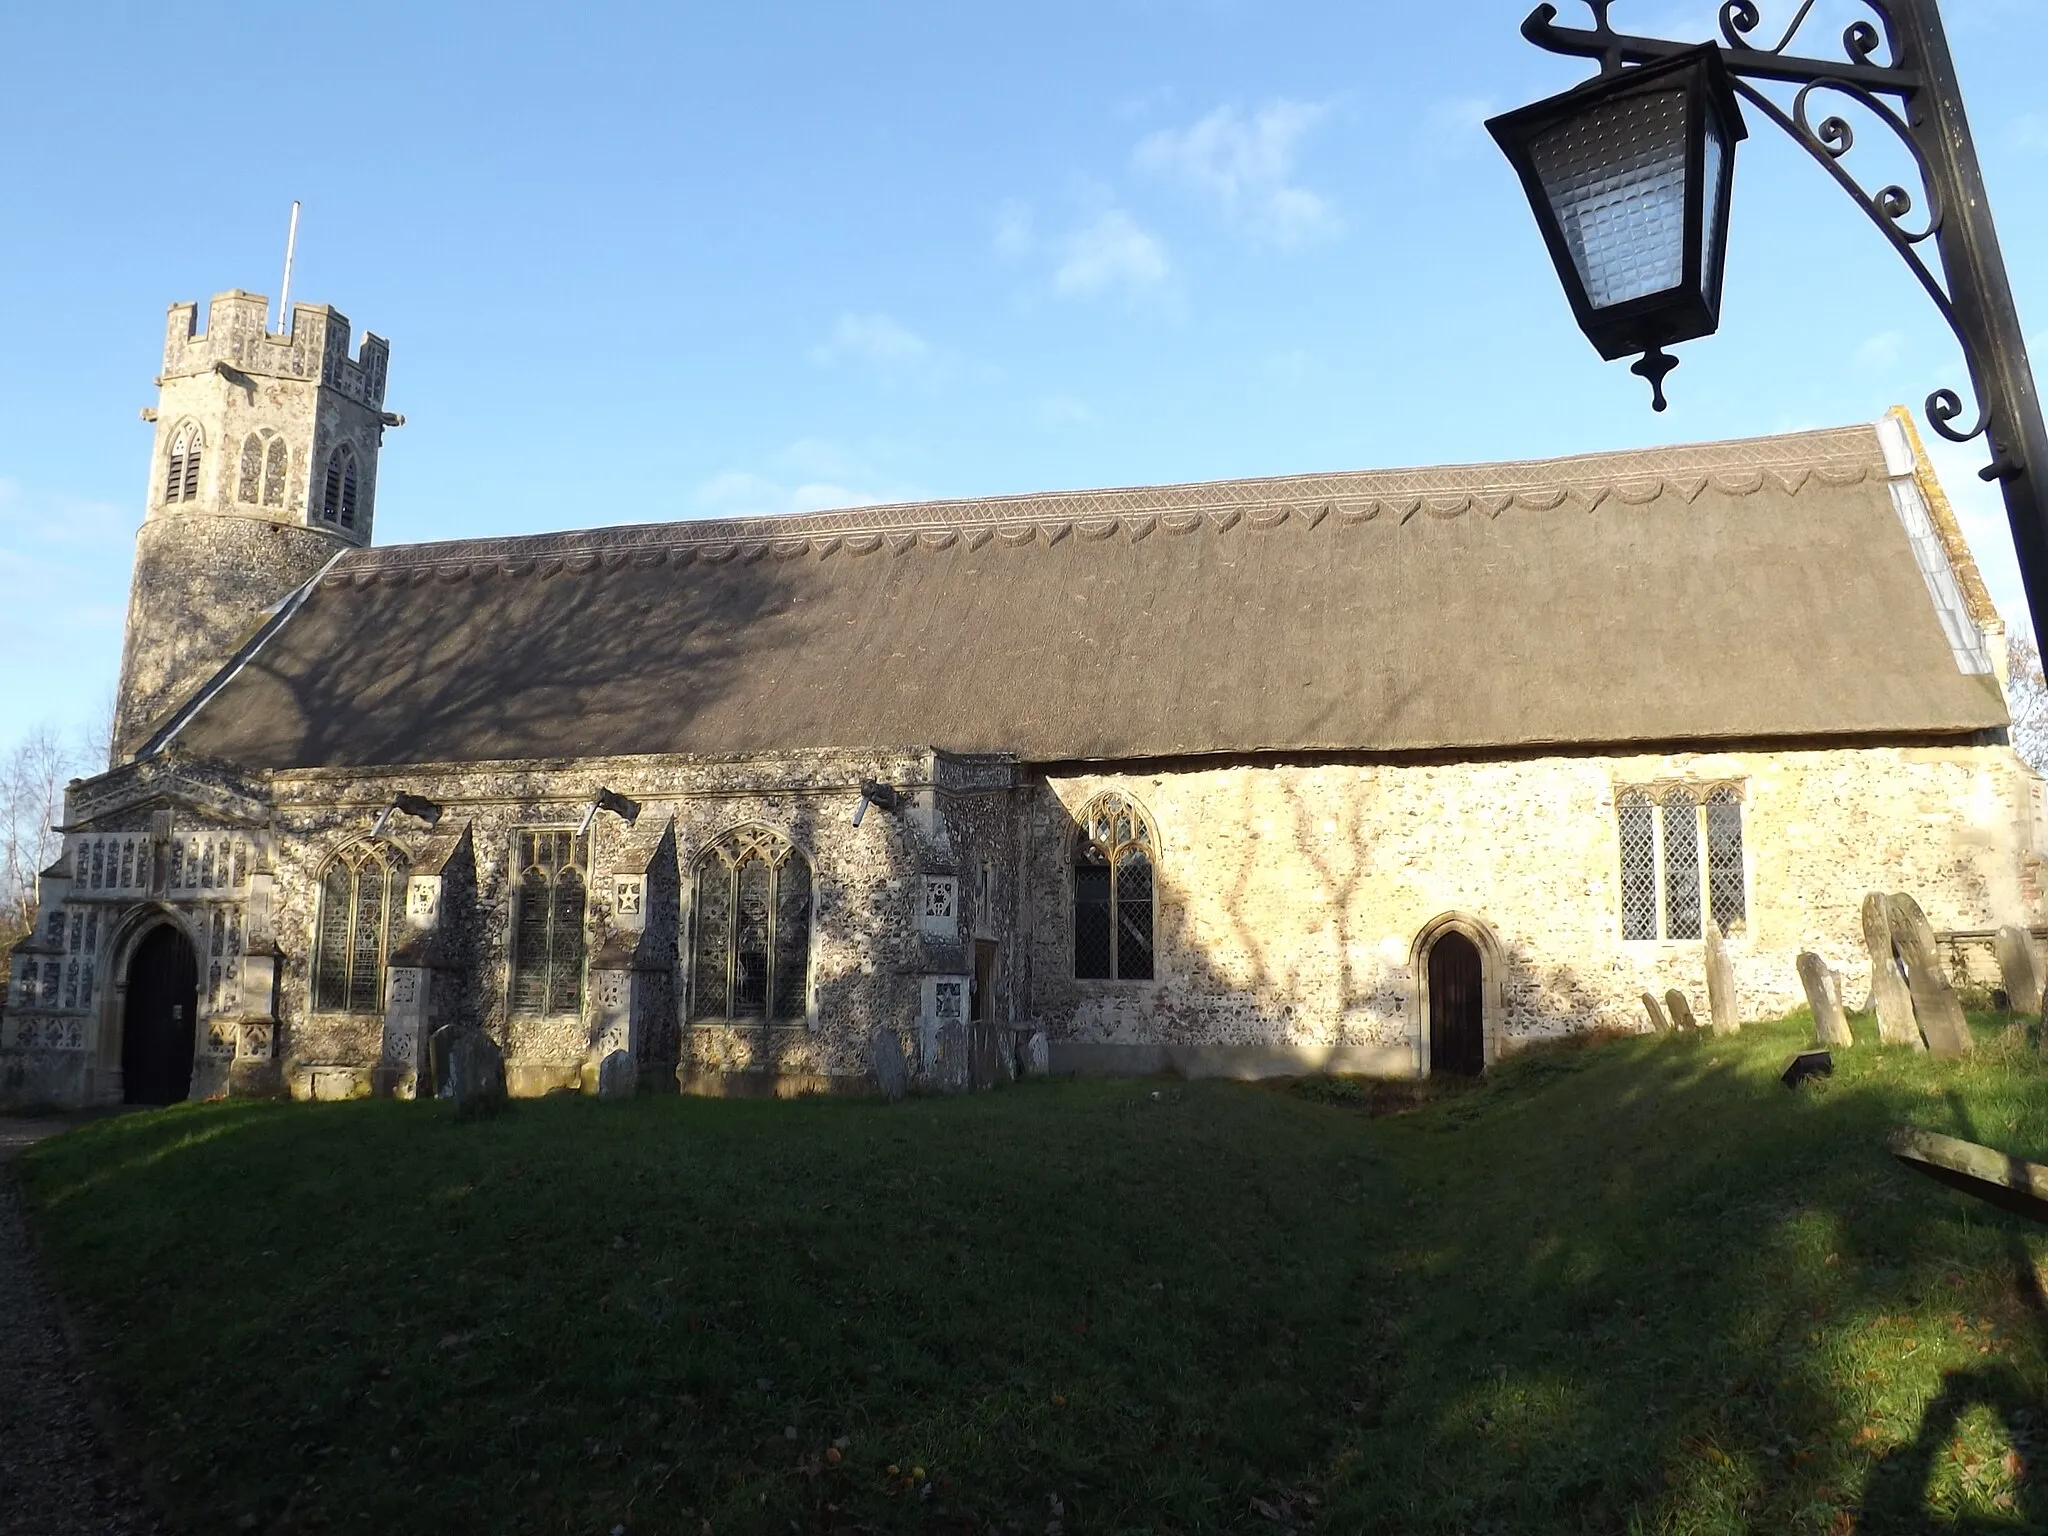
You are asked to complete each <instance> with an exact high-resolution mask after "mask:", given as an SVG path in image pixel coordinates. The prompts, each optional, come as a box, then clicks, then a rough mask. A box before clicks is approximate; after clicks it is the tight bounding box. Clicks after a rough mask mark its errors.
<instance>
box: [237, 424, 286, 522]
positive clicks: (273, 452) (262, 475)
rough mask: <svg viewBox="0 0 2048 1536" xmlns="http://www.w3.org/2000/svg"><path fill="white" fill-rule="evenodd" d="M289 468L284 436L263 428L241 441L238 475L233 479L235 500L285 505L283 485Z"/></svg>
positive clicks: (272, 505)
mask: <svg viewBox="0 0 2048 1536" xmlns="http://www.w3.org/2000/svg"><path fill="white" fill-rule="evenodd" d="M290 469H291V450H290V449H289V448H287V447H286V446H285V441H284V439H283V437H281V436H279V435H278V434H277V433H275V432H273V431H271V430H270V429H269V428H268V427H265V428H264V429H263V430H262V431H261V432H251V433H250V434H249V435H248V436H247V437H245V438H243V439H242V465H241V473H240V474H239V475H237V476H236V478H235V500H237V501H239V502H243V503H245V504H246V505H248V506H252V507H253V506H257V505H262V506H266V507H281V506H283V505H284V489H285V486H284V483H285V480H286V479H287V477H288V475H289V473H290Z"/></svg>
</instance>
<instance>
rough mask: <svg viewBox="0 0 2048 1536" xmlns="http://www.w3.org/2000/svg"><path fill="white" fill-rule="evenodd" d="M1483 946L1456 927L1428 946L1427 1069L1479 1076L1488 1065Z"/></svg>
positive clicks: (1455, 1074)
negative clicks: (1480, 947)
mask: <svg viewBox="0 0 2048 1536" xmlns="http://www.w3.org/2000/svg"><path fill="white" fill-rule="evenodd" d="M1481 984H1482V983H1481V976H1480V966H1479V946H1478V945H1477V944H1474V943H1473V942H1472V941H1471V940H1470V939H1468V938H1466V937H1465V935H1464V934H1462V933H1460V932H1458V930H1457V929H1455V928H1452V929H1449V930H1448V931H1446V932H1444V933H1441V934H1439V935H1437V940H1436V942H1435V943H1434V944H1432V945H1430V946H1429V1070H1430V1071H1431V1072H1432V1073H1439V1074H1447V1075H1452V1076H1457V1077H1477V1076H1478V1075H1479V1074H1480V1073H1481V1072H1483V1071H1485V1070H1486V1033H1485V1005H1484V1002H1483V1000H1482V996H1481V992H1480V988H1481Z"/></svg>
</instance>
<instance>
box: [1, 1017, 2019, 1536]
mask: <svg viewBox="0 0 2048 1536" xmlns="http://www.w3.org/2000/svg"><path fill="white" fill-rule="evenodd" d="M2000 1023H2002V1021H1997V1020H1994V1019H1992V1018H1990V1017H1979V1019H1978V1020H1977V1024H1978V1028H1979V1038H1980V1041H1981V1042H1982V1048H1981V1049H1980V1051H1979V1053H1978V1055H1977V1057H1976V1058H1975V1060H1973V1061H1971V1062H1969V1063H1963V1064H1956V1063H1944V1062H1935V1061H1930V1060H1928V1059H1927V1058H1926V1057H1924V1056H1913V1055H1908V1054H1906V1053H1903V1052H1896V1051H1880V1050H1878V1049H1877V1048H1876V1046H1875V1045H1874V1043H1872V1042H1873V1041H1874V1027H1873V1026H1872V1025H1871V1024H1870V1023H1869V1021H1867V1020H1858V1021H1857V1028H1858V1032H1859V1040H1861V1041H1862V1042H1863V1043H1861V1044H1859V1046H1858V1048H1857V1049H1856V1050H1854V1051H1853V1052H1846V1053H1839V1059H1840V1065H1839V1067H1838V1069H1837V1072H1836V1075H1835V1077H1834V1078H1833V1079H1832V1080H1829V1081H1823V1082H1820V1083H1816V1084H1813V1085H1810V1086H1809V1087H1807V1088H1805V1089H1802V1090H1801V1091H1799V1092H1798V1093H1796V1094H1795V1093H1788V1092H1787V1091H1786V1090H1785V1089H1783V1088H1781V1087H1779V1086H1778V1084H1777V1083H1776V1081H1775V1080H1774V1079H1775V1073H1776V1071H1777V1069H1778V1068H1779V1066H1780V1065H1781V1064H1782V1063H1783V1061H1784V1059H1785V1058H1786V1056H1787V1055H1788V1054H1789V1053H1790V1052H1791V1051H1792V1050H1793V1049H1794V1048H1795V1047H1797V1046H1799V1045H1800V1044H1802V1043H1804V1042H1805V1041H1806V1040H1807V1039H1808V1038H1809V1035H1808V1026H1807V1025H1806V1023H1805V1021H1804V1017H1803V1015H1801V1016H1799V1017H1797V1018H1795V1019H1794V1020H1791V1021H1787V1022H1784V1023H1779V1024H1765V1025H1755V1026H1752V1027H1751V1028H1750V1029H1749V1030H1748V1031H1747V1032H1745V1033H1744V1034H1743V1035H1742V1036H1740V1037H1739V1038H1734V1039H1729V1040H1712V1039H1698V1038H1673V1037H1668V1036H1667V1037H1663V1038H1643V1039H1629V1040H1623V1041H1619V1042H1616V1043H1611V1044H1604V1045H1600V1046H1598V1047H1596V1048H1584V1049H1565V1050H1557V1051H1550V1052H1541V1053H1531V1054H1529V1055H1525V1056H1523V1057H1521V1058H1518V1059H1517V1060H1515V1061H1513V1062H1511V1063H1509V1064H1507V1065H1506V1066H1505V1067H1503V1068H1502V1069H1500V1070H1499V1071H1498V1072H1497V1073H1496V1074H1495V1076H1494V1078H1493V1079H1492V1080H1491V1081H1489V1082H1488V1083H1487V1084H1486V1085H1485V1086H1483V1087H1480V1088H1477V1089H1474V1090H1472V1091H1469V1092H1466V1093H1462V1094H1456V1095H1452V1096H1448V1097H1443V1098H1440V1099H1438V1100H1436V1101H1435V1102H1428V1103H1424V1104H1423V1105H1422V1106H1421V1107H1419V1108H1414V1109H1412V1110H1409V1111H1408V1112H1406V1113H1402V1114H1397V1115H1391V1116H1389V1115H1377V1114H1371V1113H1367V1112H1365V1111H1364V1110H1363V1109H1362V1108H1361V1107H1360V1105H1359V1103H1357V1102H1351V1101H1353V1100H1360V1099H1362V1098H1363V1097H1364V1096H1363V1095H1361V1094H1360V1093H1359V1091H1358V1089H1357V1088H1356V1086H1355V1085H1351V1084H1345V1083H1337V1082H1328V1081H1325V1082H1321V1083H1316V1082H1310V1083H1307V1084H1302V1085H1298V1086H1297V1087H1295V1088H1294V1089H1292V1090H1287V1089H1280V1088H1274V1087H1269V1086H1247V1085H1238V1084H1229V1083H1187V1084H1183V1083H1177V1082H1161V1081H1156V1080H1155V1081H1145V1082H1126V1083H1032V1084H1027V1085H1023V1086H1020V1087H1018V1088H1014V1089H1010V1090H1006V1091H1004V1092H1001V1093H997V1094H990V1095H981V1096H976V1097H972V1098H957V1099H944V1100H912V1101H907V1102H904V1103H900V1104H894V1105H890V1104H884V1103H880V1102H866V1101H851V1100H813V1101H802V1102H791V1103H741V1102H729V1101H712V1100H697V1099H677V1098H672V1097H671V1098H643V1099H641V1100H638V1101H636V1102H633V1103H629V1104H605V1103H598V1102H595V1101H590V1100H580V1099H561V1100H545V1101H539V1102H529V1103H520V1104H516V1105H514V1106H513V1109H512V1112H511V1113H509V1114H507V1115H506V1116H504V1117H503V1118H501V1119H498V1120H494V1121H485V1122H479V1123H458V1122H457V1121H456V1120H455V1119H454V1117H453V1116H452V1114H450V1113H449V1112H448V1109H447V1106H445V1105H437V1104H417V1105H415V1104H397V1103H383V1102H361V1103H350V1104H314V1105H286V1104H271V1103H246V1102H245V1103H224V1104H208V1105H189V1106H179V1107H177V1108H173V1109H169V1110H165V1111H159V1112H153V1113H148V1114H136V1115H131V1116H124V1117H121V1118H118V1119H114V1120H108V1121H102V1122H99V1123H95V1124H92V1125H89V1126H86V1127H84V1128H82V1129H80V1130H77V1131H74V1132H72V1133H70V1134H67V1135H65V1136H62V1137H59V1138H56V1139H55V1140H53V1141H49V1142H45V1143H43V1144H41V1145H39V1146H37V1147H35V1148H33V1149H31V1150H30V1151H29V1152H28V1153H27V1154H26V1155H25V1156H24V1157H23V1158H22V1160H21V1163H20V1165H19V1166H20V1168H21V1171H22V1174H23V1177H24V1180H25V1182H26V1185H27V1187H28V1189H29V1192H30V1196H31V1200H32V1203H33V1207H34V1213H35V1219H36V1222H37V1226H38V1231H39V1234H40V1236H41V1239H42V1242H43V1244H44V1246H45V1248H46V1249H47V1251H48V1253H49V1255H50V1257H51V1259H52V1261H53V1263H54V1264H55V1266H56V1269H57V1272H58V1278H59V1280H60V1283H61V1287H62V1289H63V1291H64V1293H65V1295H66V1296H67V1298H68V1300H69V1302H70V1304H71V1306H72V1309H73V1312H74V1315H75V1317H76V1318H77V1320H78V1321H79V1323H80V1324H81V1326H82V1327H83V1329H84V1331H85V1333H86V1334H87V1336H88V1338H89V1339H90V1340H91V1343H92V1347H93V1349H94V1351H95V1354H96V1359H95V1365H96V1369H97V1372H98V1375H99V1379H100V1381H101V1383H102V1385H103V1387H104V1389H105V1390H106V1392H107V1393H108V1395H109V1396H110V1397H111V1398H112V1400H113V1402H114V1404H115V1407H116V1410H117V1412H118V1414H119V1415H120V1417H121V1419H122V1421H123V1423H124V1425H125V1432H126V1434H127V1437H128V1439H129V1442H130V1448H131V1450H132V1451H133V1452H134V1453H135V1454H136V1456H137V1457H138V1458H139V1459H140V1460H141V1462H142V1463H143V1465H144V1466H145V1468H146V1469H147V1471H148V1474H149V1476H150V1478H151V1480H152V1483H153V1491H154V1492H155V1494H156V1495H157V1497H158V1498H159V1499H160V1500H161V1501H162V1502H163V1503H164V1504H165V1505H166V1507H167V1509H168V1511H169V1513H170V1514H171V1516H172V1517H173V1519H174V1521H175V1523H176V1525H177V1527H178V1528H180V1529H184V1530H190V1531H195V1532H213V1531H234V1530H236V1529H238V1528H242V1529H256V1530H263V1531H322V1530H363V1531H377V1532H387V1531H437V1532H438V1531H489V1532H511V1531H533V1532H578V1533H581V1532H596V1533H608V1532H611V1531H613V1530H614V1529H615V1528H617V1527H620V1526H623V1527H625V1528H626V1530H628V1531H629V1532H633V1533H645V1532H669V1531H674V1532H684V1533H688V1536H699V1533H701V1532H703V1531H706V1530H709V1531H713V1532H721V1533H723V1532H740V1531H771V1532H786V1531H792V1530H794V1531H798V1532H805V1533H808V1532H818V1531H868V1530H878V1531H949V1532H950V1531H961V1532H965V1531H995V1530H1002V1531H1019V1532H1030V1533H1032V1536H1041V1533H1047V1532H1053V1533H1057V1532H1060V1531H1064V1532H1067V1533H1079V1532H1097V1531H1103V1532H1108V1531H1203V1530H1263V1531H1275V1530H1279V1529H1283V1528H1285V1527H1286V1526H1289V1525H1294V1526H1299V1527H1305V1528H1314V1529H1320V1530H1328V1531H1338V1532H1353V1531H1414V1532H1420V1531H1456V1532H1482V1531H1498V1532H1522V1531H1550V1530H1556V1531H1581V1530H1583V1531H1634V1530H1641V1531H1674V1532H1675V1531H1730V1532H1734V1531H1752V1530H1753V1531H1820V1532H1847V1531H1850V1530H1859V1531H1874V1530H1925V1529H1929V1528H1940V1529H1956V1530H1967V1531H2000V1532H2004V1531H2048V1314H2044V1310H2043V1303H2042V1298H2041V1288H2042V1286H2043V1285H2044V1284H2048V1228H2044V1227H2040V1226H2035V1225H2031V1224H2029V1223H2026V1222H2023V1221H2021V1220H2019V1219H2017V1218H2012V1217H2007V1216H2002V1215H1999V1214H1998V1213H1996V1212H1994V1211H1993V1210H1991V1209H1990V1208H1989V1207H1987V1206H1983V1205H1980V1204H1978V1203H1977V1202H1975V1201H1972V1200H1969V1199H1967V1198H1966V1197H1964V1196H1961V1195H1958V1194H1954V1193H1951V1192H1949V1191H1947V1190H1944V1189H1942V1188H1940V1187H1938V1186H1936V1185H1934V1184H1932V1183H1929V1182H1927V1181H1925V1180H1923V1179H1920V1178H1917V1177H1915V1176H1913V1175H1911V1174H1908V1173H1906V1172H1905V1171H1903V1170H1902V1169H1900V1168H1899V1167H1898V1166H1897V1165H1896V1164H1894V1163H1893V1162H1892V1160H1891V1159H1890V1158H1889V1157H1888V1156H1887V1155H1886V1154H1885V1152H1884V1149H1883V1139H1884V1134H1885V1131H1886V1129H1887V1128H1888V1127H1889V1126H1891V1125H1893V1124H1896V1123H1907V1122H1910V1123H1913V1124H1917V1125H1923V1126H1927V1127H1930V1128H1933V1129H1937V1130H1942V1131H1947V1132H1951V1133H1953V1134H1958V1135H1962V1136H1966V1137H1969V1138H1971V1139H1974V1140H1981V1141H1987V1142H1990V1143H1992V1144H1994V1145H1996V1146H1999V1147H2001V1148H2003V1149H2006V1150H2009V1151H2012V1152H2015V1153H2018V1154H2020V1155H2022V1156H2026V1157H2029V1158H2032V1159H2035V1160H2038V1161H2044V1162H2048V1072H2044V1070H2043V1067H2042V1063H2041V1058H2040V1057H2039V1056H2038V1055H2037V1054H2034V1053H2033V1051H2032V1048H2031V1047H2030V1046H2026V1045H2023V1044H2022V1043H2021V1042H2019V1041H2016V1040H2011V1039H2008V1038H2006V1037H2004V1036H2002V1035H2001V1032H2000V1028H1999V1025H2000ZM1379 1107H1384V1105H1383V1104H1381V1105H1380V1106H1379ZM239 1522H246V1524H238V1523H239Z"/></svg>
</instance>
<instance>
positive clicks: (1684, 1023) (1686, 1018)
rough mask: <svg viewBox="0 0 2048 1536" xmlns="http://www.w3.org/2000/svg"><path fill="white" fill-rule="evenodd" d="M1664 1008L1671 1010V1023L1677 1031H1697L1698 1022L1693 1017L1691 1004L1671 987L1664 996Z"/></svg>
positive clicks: (1681, 993) (1676, 989)
mask: <svg viewBox="0 0 2048 1536" xmlns="http://www.w3.org/2000/svg"><path fill="white" fill-rule="evenodd" d="M1664 1006H1665V1007H1666V1008H1669V1009H1670V1010H1671V1022H1672V1024H1673V1026H1674V1027H1676V1028H1678V1029H1698V1028H1699V1027H1700V1021H1699V1020H1698V1019H1696V1018H1694V1017H1693V1012H1692V1004H1691V1003H1689V1002H1687V1001H1686V999H1685V994H1684V993H1683V992H1681V991H1679V990H1678V988H1676V987H1673V988H1672V989H1671V990H1670V991H1669V992H1666V993H1665V994H1664Z"/></svg>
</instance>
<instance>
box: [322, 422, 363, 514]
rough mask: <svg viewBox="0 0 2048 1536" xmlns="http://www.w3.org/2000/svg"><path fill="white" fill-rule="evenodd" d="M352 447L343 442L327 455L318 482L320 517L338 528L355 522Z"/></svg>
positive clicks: (354, 462)
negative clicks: (324, 467)
mask: <svg viewBox="0 0 2048 1536" xmlns="http://www.w3.org/2000/svg"><path fill="white" fill-rule="evenodd" d="M356 495H357V481H356V451H355V450H354V449H353V448H351V447H349V445H348V444H347V443H343V444H342V445H341V446H340V447H338V448H336V449H335V450H334V451H333V452H331V453H329V454H328V455H327V474H326V476H325V477H324V478H323V479H322V481H321V484H320V520H321V521H322V522H326V523H333V524H335V525H336V526H337V527H341V528H353V527H355V525H356Z"/></svg>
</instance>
